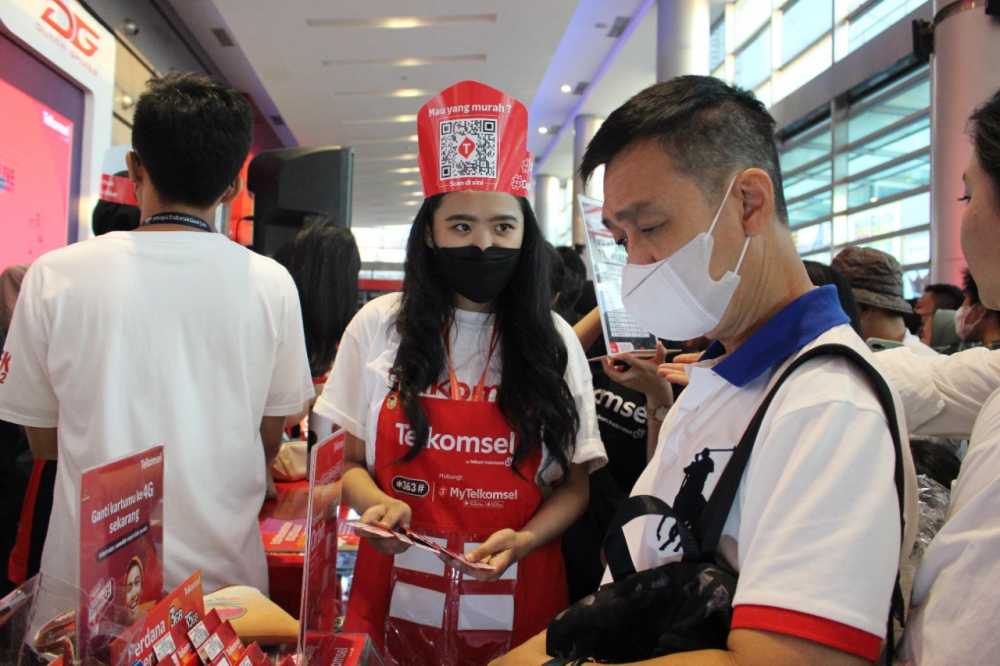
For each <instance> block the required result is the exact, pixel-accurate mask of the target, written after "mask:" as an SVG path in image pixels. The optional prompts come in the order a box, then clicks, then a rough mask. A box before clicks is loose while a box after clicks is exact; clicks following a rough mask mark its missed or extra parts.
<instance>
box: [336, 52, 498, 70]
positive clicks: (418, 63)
mask: <svg viewBox="0 0 1000 666" xmlns="http://www.w3.org/2000/svg"><path fill="white" fill-rule="evenodd" d="M456 62H486V54H485V53H463V54H458V55H446V56H423V57H420V58H329V59H327V60H324V61H323V65H324V66H325V67H333V66H346V65H385V66H388V67H424V66H427V65H440V64H447V63H456Z"/></svg>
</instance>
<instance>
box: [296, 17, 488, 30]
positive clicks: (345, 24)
mask: <svg viewBox="0 0 1000 666" xmlns="http://www.w3.org/2000/svg"><path fill="white" fill-rule="evenodd" d="M496 22H497V15H496V14H453V15H451V16H381V17H377V18H310V19H306V25H307V26H309V27H310V28H381V29H385V30H409V29H412V28H432V27H435V26H441V25H455V24H456V23H496Z"/></svg>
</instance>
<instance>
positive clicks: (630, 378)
mask: <svg viewBox="0 0 1000 666" xmlns="http://www.w3.org/2000/svg"><path fill="white" fill-rule="evenodd" d="M666 355H667V350H666V348H664V346H663V345H662V344H660V343H659V342H657V343H656V355H655V356H654V357H653V358H651V359H649V358H647V359H643V358H639V357H638V356H636V355H635V354H633V353H629V352H626V353H624V354H618V355H616V356H615V357H614V358H611V357H607V358H605V359H604V361H603V366H604V374H606V375H607V376H608V377H609V378H610V379H611V380H612V381H614V382H617V383H618V384H621V385H622V386H626V387H628V388H630V389H632V390H633V391H638V392H639V393H644V394H645V395H646V402H647V403H652V404H655V405H657V406H659V405H664V406H666V407H669V406H670V405H672V404H673V402H674V393H673V389H671V388H670V383H669V382H668V381H666V380H665V379H664V378H663V377H661V376H660V375H659V374H658V373H657V370H658V368H659V367H660V365H663V360H664V359H665V358H666ZM619 361H624V362H625V363H628V364H629V365H630V366H632V367H630V368H629V369H627V370H622V369H620V368H619V367H618V366H616V365H615V364H616V363H618V362H619Z"/></svg>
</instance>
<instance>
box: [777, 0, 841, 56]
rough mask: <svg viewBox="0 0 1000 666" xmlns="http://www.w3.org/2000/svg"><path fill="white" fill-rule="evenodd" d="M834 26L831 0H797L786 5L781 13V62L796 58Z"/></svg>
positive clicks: (831, 54)
mask: <svg viewBox="0 0 1000 666" xmlns="http://www.w3.org/2000/svg"><path fill="white" fill-rule="evenodd" d="M832 28H833V3H832V2H831V0H797V2H795V3H793V4H790V5H788V6H787V7H785V10H784V12H782V15H781V64H782V65H784V64H786V63H788V62H790V61H792V60H794V59H795V57H796V56H797V55H799V54H800V53H802V52H803V51H805V50H806V49H807V48H809V46H810V45H812V43H813V42H815V41H816V40H817V39H819V38H820V37H822V36H823V35H824V34H826V33H827V32H829V31H830V30H831V29H832ZM827 48H828V49H829V48H830V47H827ZM830 58H831V59H832V58H833V53H832V52H831V53H830ZM827 66H829V65H827Z"/></svg>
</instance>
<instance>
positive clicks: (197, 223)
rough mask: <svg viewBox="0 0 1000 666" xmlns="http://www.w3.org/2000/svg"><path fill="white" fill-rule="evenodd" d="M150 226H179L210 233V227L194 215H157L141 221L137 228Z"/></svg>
mask: <svg viewBox="0 0 1000 666" xmlns="http://www.w3.org/2000/svg"><path fill="white" fill-rule="evenodd" d="M151 224H179V225H180V226H182V227H191V228H193V229H199V230H201V231H212V226H211V225H210V224H209V223H208V222H206V221H205V220H203V219H201V218H200V217H195V216H194V215H188V214H187V213H157V214H156V215H151V216H150V217H147V218H146V219H145V220H143V221H142V222H141V223H140V224H139V226H141V227H145V226H149V225H151Z"/></svg>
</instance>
